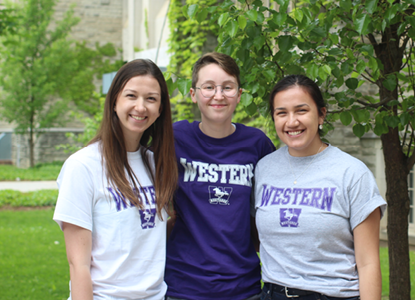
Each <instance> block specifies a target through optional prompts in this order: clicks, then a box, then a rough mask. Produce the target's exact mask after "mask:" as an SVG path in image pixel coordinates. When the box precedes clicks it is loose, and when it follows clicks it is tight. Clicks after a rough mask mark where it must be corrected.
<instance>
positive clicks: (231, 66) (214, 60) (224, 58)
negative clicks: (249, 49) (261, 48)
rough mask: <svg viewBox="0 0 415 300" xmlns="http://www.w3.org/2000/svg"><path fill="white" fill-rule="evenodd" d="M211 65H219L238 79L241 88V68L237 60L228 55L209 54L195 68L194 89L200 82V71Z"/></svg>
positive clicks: (199, 60)
mask: <svg viewBox="0 0 415 300" xmlns="http://www.w3.org/2000/svg"><path fill="white" fill-rule="evenodd" d="M210 64H217V65H218V66H219V67H220V68H221V69H222V70H224V71H225V72H226V73H228V74H229V75H231V76H233V77H235V78H236V81H237V82H238V87H240V86H241V80H240V78H239V73H240V72H239V67H238V65H237V64H236V62H235V60H234V59H233V58H232V57H230V56H229V55H227V54H223V53H219V52H209V53H206V54H204V55H203V56H202V57H201V58H199V59H198V60H197V62H196V63H195V64H194V66H193V73H192V88H195V87H196V83H197V81H198V80H199V71H200V69H201V68H203V67H204V66H207V65H210Z"/></svg>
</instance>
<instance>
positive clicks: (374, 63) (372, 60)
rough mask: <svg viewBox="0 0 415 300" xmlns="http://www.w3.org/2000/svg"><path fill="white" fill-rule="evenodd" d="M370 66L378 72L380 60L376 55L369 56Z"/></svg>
mask: <svg viewBox="0 0 415 300" xmlns="http://www.w3.org/2000/svg"><path fill="white" fill-rule="evenodd" d="M368 66H369V68H370V69H372V71H373V72H376V71H377V70H378V69H379V66H378V61H377V60H376V58H374V57H369V63H368Z"/></svg>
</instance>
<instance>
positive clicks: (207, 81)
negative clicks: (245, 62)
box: [202, 80, 238, 85]
mask: <svg viewBox="0 0 415 300" xmlns="http://www.w3.org/2000/svg"><path fill="white" fill-rule="evenodd" d="M205 83H213V84H215V85H220V84H216V82H215V81H214V80H206V81H205V82H203V83H202V84H205ZM225 83H233V84H236V85H238V84H237V83H236V82H234V81H232V80H225V81H224V82H222V84H225Z"/></svg>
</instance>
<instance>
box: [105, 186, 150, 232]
mask: <svg viewBox="0 0 415 300" xmlns="http://www.w3.org/2000/svg"><path fill="white" fill-rule="evenodd" d="M107 190H108V191H109V192H110V194H111V195H112V198H113V199H114V202H115V208H116V210H117V212H119V211H122V210H125V209H128V208H132V207H135V205H134V204H133V203H131V201H130V200H128V199H127V200H126V199H125V197H124V195H123V194H122V193H120V192H119V191H118V193H116V192H115V190H114V189H113V188H112V187H107ZM133 191H134V193H135V194H136V195H138V192H137V190H136V189H135V188H134V189H133ZM139 193H140V194H139V195H140V198H141V201H144V202H145V204H144V205H145V206H149V205H150V204H156V192H155V190H154V187H153V186H147V187H140V188H139ZM149 202H150V203H149ZM139 212H140V218H141V228H143V229H147V228H154V226H155V221H154V220H155V216H156V213H157V212H156V209H155V208H149V207H147V208H145V210H144V211H143V210H141V209H140V210H139Z"/></svg>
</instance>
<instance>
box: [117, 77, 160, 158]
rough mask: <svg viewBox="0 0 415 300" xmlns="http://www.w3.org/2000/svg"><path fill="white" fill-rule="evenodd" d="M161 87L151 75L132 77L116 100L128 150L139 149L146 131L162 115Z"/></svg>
mask: <svg viewBox="0 0 415 300" xmlns="http://www.w3.org/2000/svg"><path fill="white" fill-rule="evenodd" d="M160 105H161V89H160V85H159V83H158V81H157V80H156V79H155V78H154V77H152V76H149V75H144V76H136V77H133V78H131V79H130V80H129V81H128V82H127V84H126V85H125V86H124V89H123V90H122V91H121V92H120V94H119V95H118V97H117V101H116V102H115V107H114V111H115V112H116V114H117V116H118V119H119V120H120V125H121V128H122V132H123V134H124V141H125V143H126V147H127V151H129V152H133V151H136V150H137V149H138V146H139V143H140V139H141V137H142V135H143V133H144V131H146V130H147V129H148V128H149V127H150V126H151V125H152V124H153V123H154V122H155V121H156V120H157V118H158V117H159V116H160Z"/></svg>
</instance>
